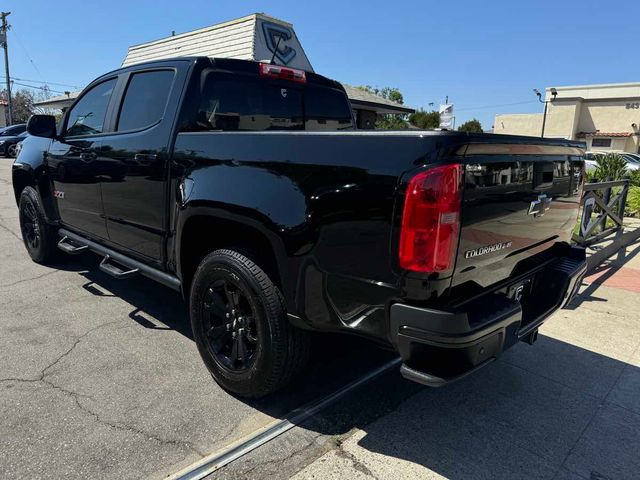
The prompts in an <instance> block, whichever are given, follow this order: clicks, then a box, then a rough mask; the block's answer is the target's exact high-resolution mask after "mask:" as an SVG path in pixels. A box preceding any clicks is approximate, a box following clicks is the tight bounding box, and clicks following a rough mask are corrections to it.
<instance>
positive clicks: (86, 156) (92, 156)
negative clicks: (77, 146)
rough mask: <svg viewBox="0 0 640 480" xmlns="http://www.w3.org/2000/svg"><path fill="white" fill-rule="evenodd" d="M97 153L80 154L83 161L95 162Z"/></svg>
mask: <svg viewBox="0 0 640 480" xmlns="http://www.w3.org/2000/svg"><path fill="white" fill-rule="evenodd" d="M96 157H97V155H96V153H95V152H82V153H81V154H80V160H82V161H83V162H87V163H89V162H93V161H94V160H95V159H96Z"/></svg>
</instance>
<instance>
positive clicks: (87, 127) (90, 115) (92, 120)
mask: <svg viewBox="0 0 640 480" xmlns="http://www.w3.org/2000/svg"><path fill="white" fill-rule="evenodd" d="M115 86H116V79H115V78H112V79H111V80H107V81H106V82H102V83H101V84H99V85H96V86H95V87H93V88H92V89H91V90H89V91H88V92H87V93H86V94H85V95H83V96H82V98H81V99H80V100H79V101H78V103H76V104H75V105H74V106H73V108H72V109H71V111H70V112H69V116H68V121H67V135H68V136H76V135H95V134H98V133H102V130H103V126H104V118H105V116H106V114H107V107H108V106H109V100H110V99H111V94H112V93H113V88H114V87H115Z"/></svg>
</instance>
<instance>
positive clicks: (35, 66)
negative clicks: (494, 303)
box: [0, 0, 640, 129]
mask: <svg viewBox="0 0 640 480" xmlns="http://www.w3.org/2000/svg"><path fill="white" fill-rule="evenodd" d="M0 8H1V9H3V10H4V11H10V12H12V13H11V15H10V16H9V17H8V20H9V23H10V25H11V26H12V28H11V30H10V32H9V55H10V68H11V77H15V78H16V80H15V82H16V83H17V82H21V83H24V84H30V85H42V83H43V82H47V84H48V85H49V88H50V89H51V90H52V91H60V92H62V91H65V90H74V88H73V87H74V86H75V87H83V86H85V85H86V84H87V83H89V82H90V81H91V80H93V79H94V78H95V77H98V76H99V75H101V74H103V73H105V72H107V71H109V70H112V69H115V68H118V67H119V66H120V65H121V63H122V60H123V59H124V57H125V55H126V52H127V48H128V47H129V46H130V45H134V44H138V43H143V42H146V41H149V40H154V39H157V38H162V37H165V36H167V35H170V34H171V32H172V31H175V32H176V33H181V32H185V31H189V30H194V29H197V28H201V27H205V26H208V25H212V24H215V23H218V22H222V21H226V20H231V19H233V18H237V17H241V16H244V15H248V14H250V13H254V12H264V13H266V14H268V15H271V16H274V17H277V18H280V19H283V20H286V21H288V22H291V23H293V25H294V29H295V31H296V33H297V35H298V38H299V40H300V41H301V43H302V45H303V47H304V49H305V52H306V54H307V56H308V57H309V59H310V61H311V64H312V65H313V67H314V70H315V71H316V72H317V73H320V74H323V75H325V76H328V77H331V78H334V79H336V80H340V81H342V82H346V83H349V84H352V85H372V86H378V87H384V86H391V87H396V88H399V89H400V90H401V92H402V93H403V95H404V99H405V104H407V105H409V106H411V107H414V108H425V109H430V108H432V107H430V106H429V104H430V103H434V104H435V105H436V107H437V105H438V104H439V103H443V101H444V99H445V97H447V96H448V97H449V102H450V103H453V104H454V105H455V109H456V111H455V114H456V122H457V124H458V125H459V124H460V123H462V122H464V121H466V120H469V119H471V118H477V119H478V120H480V121H481V123H482V125H483V128H485V129H489V128H491V126H492V125H493V121H494V117H495V115H496V114H498V113H529V112H540V111H542V108H543V106H542V105H541V104H540V103H539V102H538V101H537V100H536V97H535V95H534V93H533V89H534V88H538V89H540V90H542V89H544V88H545V87H549V86H561V85H580V84H593V83H617V82H637V81H640V62H639V61H638V60H637V59H636V57H635V50H636V48H637V44H638V41H639V38H640V37H638V33H637V32H638V28H637V23H638V21H639V19H640V4H639V3H635V2H624V3H623V2H620V1H617V2H616V1H610V2H602V1H592V0H556V1H545V0H540V1H519V0H510V1H503V0H500V1H491V0H489V1H482V2H480V1H471V0H460V1H452V0H449V1H430V0H422V1H419V0H416V1H409V0H407V1H403V0H396V1H393V2H392V1H379V0H368V1H354V0H342V1H334V0H323V1H322V2H309V1H306V2H305V1H302V0H298V1H289V0H281V1H280V0H277V1H276V0H273V1H268V2H267V1H244V0H209V1H206V0H182V1H177V0H172V1H166V0H155V1H150V0H138V1H136V0H130V1H122V0H109V1H101V2H96V1H92V0H83V1H75V0H69V1H65V0H57V1H55V2H53V1H51V0H11V1H3V2H2V3H1V4H0ZM2 75H4V71H3V70H2ZM17 79H23V80H17ZM25 80H27V81H25ZM2 81H4V76H3V77H2ZM14 88H21V86H20V85H15V86H14ZM54 93H56V92H54Z"/></svg>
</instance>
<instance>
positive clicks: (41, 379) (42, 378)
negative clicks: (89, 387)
mask: <svg viewBox="0 0 640 480" xmlns="http://www.w3.org/2000/svg"><path fill="white" fill-rule="evenodd" d="M119 323H122V320H116V321H113V322H107V323H103V324H101V325H98V326H96V327H94V328H91V329H89V330H87V331H86V332H85V333H83V334H82V335H80V336H79V337H77V338H76V339H75V341H74V342H73V344H72V345H71V347H69V348H68V349H67V350H66V351H65V352H63V353H62V354H61V355H59V356H58V357H57V358H56V359H55V360H54V361H53V362H51V363H50V364H49V365H47V366H46V367H45V368H43V369H42V370H41V371H40V375H39V376H38V378H0V383H4V382H20V383H44V384H45V385H47V386H49V387H50V388H53V389H54V390H58V391H60V392H62V393H64V394H65V395H68V396H70V397H71V398H72V399H73V400H74V402H75V404H76V406H77V407H78V408H79V409H80V410H81V411H82V412H84V413H86V414H87V415H89V416H91V417H92V418H93V419H94V420H95V421H96V422H98V423H100V424H101V425H105V426H107V427H109V428H113V429H115V430H120V431H127V432H131V433H135V434H138V435H143V436H145V437H147V438H148V439H149V440H154V441H156V442H157V443H160V444H161V445H171V446H174V447H180V448H181V449H186V450H189V451H191V452H193V453H196V454H197V455H199V456H200V457H204V456H205V455H206V453H204V452H201V451H200V450H198V449H197V448H196V447H195V446H193V445H192V444H191V443H189V442H185V441H181V440H173V439H166V438H161V437H159V436H157V435H154V434H153V433H150V432H146V431H144V430H142V429H140V428H137V427H134V426H132V425H128V424H126V423H115V422H109V421H107V420H105V419H104V418H102V417H101V416H100V415H99V414H98V413H97V412H94V411H93V410H91V409H90V408H89V407H87V406H86V405H83V404H82V403H81V402H80V399H81V398H89V399H91V400H95V399H94V398H93V397H91V396H89V395H84V394H81V393H78V392H74V391H73V390H69V389H67V388H64V387H62V386H60V385H57V384H55V383H54V382H53V381H51V380H50V379H48V378H47V375H48V372H49V371H50V370H51V369H52V368H54V367H55V366H56V365H58V364H59V363H60V362H61V361H62V360H64V359H65V358H66V357H68V356H69V355H71V353H72V352H73V351H74V350H75V348H76V347H77V346H78V345H79V344H80V343H81V342H82V340H84V339H85V338H86V337H87V336H88V335H90V334H91V333H93V332H95V331H97V330H100V329H102V328H105V327H108V326H110V325H115V324H119Z"/></svg>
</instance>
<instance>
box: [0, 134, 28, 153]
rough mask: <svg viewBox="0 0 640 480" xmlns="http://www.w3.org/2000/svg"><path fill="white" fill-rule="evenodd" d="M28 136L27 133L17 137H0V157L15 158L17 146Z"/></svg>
mask: <svg viewBox="0 0 640 480" xmlns="http://www.w3.org/2000/svg"><path fill="white" fill-rule="evenodd" d="M28 136H29V134H28V133H27V132H22V133H21V134H19V135H11V136H5V135H2V136H0V155H2V156H4V157H16V156H17V155H18V145H19V144H20V142H22V141H23V140H24V139H25V138H27V137H28Z"/></svg>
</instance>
